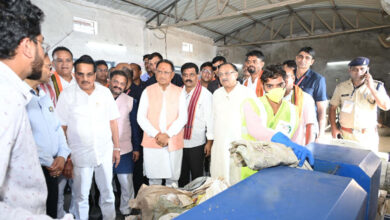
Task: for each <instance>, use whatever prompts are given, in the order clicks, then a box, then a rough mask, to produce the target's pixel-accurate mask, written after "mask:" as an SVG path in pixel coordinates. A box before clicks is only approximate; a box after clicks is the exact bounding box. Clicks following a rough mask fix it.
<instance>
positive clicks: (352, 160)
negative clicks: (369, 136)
mask: <svg viewBox="0 0 390 220" xmlns="http://www.w3.org/2000/svg"><path fill="white" fill-rule="evenodd" d="M308 148H309V149H310V150H311V151H312V152H313V155H314V159H315V163H314V170H315V171H320V172H325V173H329V174H333V175H338V176H345V177H350V178H353V179H354V180H355V181H356V182H357V183H358V184H359V185H360V186H361V187H363V189H364V190H365V191H366V192H367V213H366V217H365V219H375V216H376V213H377V206H378V191H379V180H380V172H381V160H380V159H379V157H377V156H376V155H375V154H374V153H373V152H371V151H369V150H360V149H354V148H349V147H339V146H333V145H324V144H315V143H312V144H310V145H309V146H308Z"/></svg>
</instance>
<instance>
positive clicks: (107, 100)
mask: <svg viewBox="0 0 390 220" xmlns="http://www.w3.org/2000/svg"><path fill="white" fill-rule="evenodd" d="M56 110H57V114H58V117H59V118H60V120H61V122H62V125H63V126H67V130H66V136H67V139H68V144H69V148H70V149H71V150H72V154H71V157H72V162H73V164H74V165H75V166H78V167H91V166H97V165H100V164H101V163H102V162H103V161H106V160H111V159H112V158H111V155H112V150H113V142H112V134H111V127H110V121H111V120H115V119H117V118H119V111H118V106H117V105H116V102H115V100H114V98H113V96H112V94H111V92H110V90H109V89H108V88H106V87H103V86H101V85H99V84H97V83H95V90H94V91H93V92H92V94H91V95H88V94H87V93H86V92H84V91H83V90H81V88H80V87H79V86H78V84H74V85H71V86H69V87H68V88H66V89H64V91H63V92H62V93H61V95H60V96H59V98H58V103H57V108H56Z"/></svg>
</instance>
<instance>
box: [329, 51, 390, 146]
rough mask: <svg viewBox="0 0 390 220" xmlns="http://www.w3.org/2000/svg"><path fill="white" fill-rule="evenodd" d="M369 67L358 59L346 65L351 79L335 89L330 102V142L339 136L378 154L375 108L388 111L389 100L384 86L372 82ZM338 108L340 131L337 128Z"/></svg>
mask: <svg viewBox="0 0 390 220" xmlns="http://www.w3.org/2000/svg"><path fill="white" fill-rule="evenodd" d="M369 63H370V60H369V59H368V58H366V57H357V58H355V59H353V60H352V61H351V62H350V63H349V64H348V66H349V75H350V76H351V78H350V79H349V80H347V81H345V82H342V83H340V84H339V85H337V86H336V89H335V91H334V93H333V97H332V99H331V100H330V110H329V120H330V124H331V127H332V136H333V138H340V135H341V136H342V138H344V139H347V140H352V141H356V142H358V143H359V144H360V145H361V146H363V147H366V148H367V149H370V150H372V151H374V152H376V153H377V152H378V144H379V136H378V132H377V107H379V108H381V109H383V110H384V111H387V110H389V109H390V98H389V96H388V95H387V93H386V90H385V88H384V86H383V83H382V82H379V81H376V80H373V79H372V76H371V74H370V73H369V67H368V65H369ZM338 107H340V112H339V122H340V127H338V126H337V125H336V109H337V108H338Z"/></svg>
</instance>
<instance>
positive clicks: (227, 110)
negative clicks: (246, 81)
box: [210, 83, 256, 182]
mask: <svg viewBox="0 0 390 220" xmlns="http://www.w3.org/2000/svg"><path fill="white" fill-rule="evenodd" d="M247 98H256V95H255V93H254V92H253V91H252V90H251V89H249V88H247V87H245V86H243V85H240V84H239V83H237V85H236V86H235V87H234V89H233V90H232V91H231V92H230V93H227V92H226V90H225V88H223V87H221V88H219V89H217V90H216V91H215V93H214V95H213V112H214V143H213V147H212V148H211V163H210V173H211V177H214V178H218V177H223V178H224V179H225V180H226V181H227V182H229V177H230V174H229V173H230V169H229V167H230V153H229V148H230V143H231V142H232V141H236V140H240V139H241V114H240V111H241V103H242V102H243V101H244V100H245V99H247Z"/></svg>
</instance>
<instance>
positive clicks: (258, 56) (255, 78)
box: [243, 50, 265, 97]
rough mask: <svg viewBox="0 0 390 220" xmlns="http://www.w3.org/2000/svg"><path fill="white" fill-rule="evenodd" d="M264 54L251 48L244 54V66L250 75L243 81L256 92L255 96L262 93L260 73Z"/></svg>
mask: <svg viewBox="0 0 390 220" xmlns="http://www.w3.org/2000/svg"><path fill="white" fill-rule="evenodd" d="M264 58H265V57H264V54H263V53H262V52H261V51H259V50H253V51H250V52H249V53H247V54H246V60H245V66H246V70H247V71H248V73H249V74H250V77H249V78H248V79H246V80H245V81H244V83H243V85H244V86H246V87H248V88H250V89H251V90H252V91H253V92H255V93H256V96H257V97H261V96H263V94H264V91H263V84H262V83H261V79H260V78H261V74H263V66H264Z"/></svg>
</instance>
